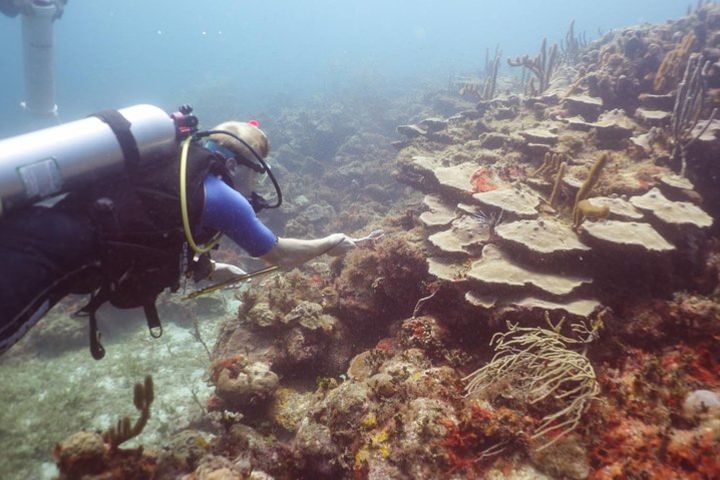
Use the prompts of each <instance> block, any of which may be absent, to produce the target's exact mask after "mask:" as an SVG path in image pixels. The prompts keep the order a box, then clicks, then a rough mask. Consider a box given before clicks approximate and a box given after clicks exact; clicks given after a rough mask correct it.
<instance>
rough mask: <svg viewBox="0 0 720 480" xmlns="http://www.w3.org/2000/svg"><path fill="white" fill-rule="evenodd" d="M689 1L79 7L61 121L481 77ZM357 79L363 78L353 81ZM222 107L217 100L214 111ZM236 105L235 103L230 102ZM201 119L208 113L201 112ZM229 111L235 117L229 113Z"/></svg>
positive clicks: (16, 51)
mask: <svg viewBox="0 0 720 480" xmlns="http://www.w3.org/2000/svg"><path fill="white" fill-rule="evenodd" d="M688 4H689V3H688V2H686V1H681V0H603V1H598V0H592V1H591V0H474V1H472V0H394V1H393V0H383V1H379V0H365V1H358V0H296V1H290V0H264V1H255V2H249V1H240V0H208V1H204V2H197V1H190V0H185V1H183V0H153V1H148V0H122V1H110V0H69V2H68V5H67V8H66V11H65V15H64V17H63V18H62V19H61V20H59V21H58V22H56V45H57V69H56V71H57V101H58V104H59V105H60V109H61V110H60V112H61V116H62V119H63V120H71V119H74V118H78V117H81V116H84V115H86V114H88V113H90V112H92V111H95V110H99V109H103V108H109V107H122V106H126V105H130V104H134V103H140V102H148V103H155V104H158V105H160V106H162V107H164V108H168V109H170V108H172V107H174V106H176V105H177V104H179V103H181V102H183V101H185V100H187V99H188V98H187V97H195V98H201V97H202V95H200V93H199V92H205V93H206V94H207V92H210V91H212V90H213V89H214V90H215V93H214V94H213V95H214V96H215V98H223V97H225V98H227V99H228V102H229V103H230V104H231V105H232V109H236V111H234V110H233V111H232V113H238V114H252V112H253V111H254V110H257V109H260V108H262V107H263V106H264V105H267V103H268V102H269V101H270V100H272V99H277V98H279V97H280V98H285V99H302V98H303V97H304V96H305V95H310V94H313V93H317V92H324V91H327V90H328V89H331V88H336V87H337V86H340V85H343V84H345V85H347V84H348V83H349V82H352V81H357V79H358V78H360V79H369V78H382V79H383V80H384V81H385V83H386V84H387V83H390V84H396V85H397V84H400V85H402V84H403V83H401V82H404V83H405V84H408V85H409V84H411V83H413V82H414V81H417V80H419V79H421V80H437V81H441V80H443V79H447V77H448V75H449V74H450V73H453V72H472V71H473V70H475V69H479V68H480V67H481V66H482V64H483V61H484V54H485V49H486V48H487V47H490V48H494V46H495V45H496V44H500V45H501V47H502V49H503V52H504V54H505V56H516V55H520V54H524V53H533V52H536V51H537V49H538V47H539V43H540V41H541V39H542V37H543V36H548V37H549V39H550V40H551V41H556V40H559V39H561V38H562V37H563V35H564V34H565V32H566V30H567V26H568V24H569V22H570V20H572V19H575V20H576V26H577V30H579V31H583V30H584V31H586V32H587V33H588V34H589V35H590V36H591V37H593V38H594V37H596V36H597V31H598V28H601V29H603V30H605V31H607V30H609V29H611V28H615V27H622V26H626V25H630V24H636V23H640V22H643V21H649V22H659V21H663V20H666V19H669V18H675V17H679V16H681V15H683V14H684V13H685V10H686V8H687V6H688ZM0 45H2V50H0V73H1V75H0V137H4V136H8V135H11V134H15V133H19V132H22V131H25V130H29V129H32V128H33V126H34V125H33V124H32V123H31V121H30V120H29V119H28V118H27V117H26V116H25V115H24V114H23V112H22V111H21V110H20V108H19V107H18V104H19V102H20V101H21V100H22V97H23V86H22V59H21V49H20V20H19V18H15V19H8V18H6V17H0ZM353 79H355V80H353ZM210 103H211V102H210ZM226 103H227V102H226ZM198 107H199V108H200V109H202V106H200V105H198ZM226 108H230V107H227V106H226Z"/></svg>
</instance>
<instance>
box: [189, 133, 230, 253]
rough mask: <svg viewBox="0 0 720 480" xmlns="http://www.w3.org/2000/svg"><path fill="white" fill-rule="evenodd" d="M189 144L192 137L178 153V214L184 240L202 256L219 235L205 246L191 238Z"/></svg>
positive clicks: (213, 244) (211, 246)
mask: <svg viewBox="0 0 720 480" xmlns="http://www.w3.org/2000/svg"><path fill="white" fill-rule="evenodd" d="M190 142H192V137H188V138H186V139H185V140H184V141H183V143H182V150H181V151H180V214H181V216H182V222H183V230H184V231H185V239H186V240H187V242H188V245H190V248H192V249H193V250H194V251H195V252H196V253H198V254H199V255H202V254H203V253H205V252H208V251H210V250H212V248H213V247H215V245H217V244H218V242H219V241H220V237H221V236H222V234H221V233H217V234H215V236H214V237H213V238H212V239H211V240H210V241H209V242H208V243H207V244H205V245H202V246H201V245H198V244H197V243H195V239H194V238H193V236H192V231H191V230H190V217H189V215H188V203H187V156H188V150H189V149H190Z"/></svg>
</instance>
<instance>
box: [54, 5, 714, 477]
mask: <svg viewBox="0 0 720 480" xmlns="http://www.w3.org/2000/svg"><path fill="white" fill-rule="evenodd" d="M501 55H502V54H501V52H500V49H499V48H498V49H496V53H495V56H491V55H489V54H488V55H487V60H486V66H485V70H484V72H483V75H481V76H480V77H472V76H465V77H459V78H457V79H453V80H451V82H450V85H449V87H448V89H447V90H443V91H435V92H432V93H429V94H427V95H425V96H424V97H423V98H422V99H418V98H415V99H414V100H404V102H405V103H402V102H399V101H398V102H389V103H388V104H383V105H379V104H376V105H374V106H373V102H370V101H367V102H365V103H364V105H363V106H362V107H357V108H354V107H351V106H348V105H350V102H352V101H353V100H352V99H349V98H348V99H346V101H347V102H348V105H344V106H343V105H342V104H337V105H336V106H334V107H332V108H328V107H327V104H323V105H318V107H317V108H316V109H314V110H311V111H304V112H294V113H286V114H285V116H283V117H279V118H278V119H275V120H274V122H275V124H271V125H269V126H268V130H269V131H272V130H273V129H275V130H276V131H284V132H285V133H284V134H283V135H284V136H285V137H287V138H291V139H292V141H288V142H287V143H283V142H284V141H283V140H281V141H280V146H279V152H278V155H279V156H280V157H283V158H285V159H286V160H285V161H284V163H281V166H279V167H278V169H279V170H282V171H283V175H285V178H286V179H287V180H286V181H287V183H288V195H287V196H288V199H289V200H288V208H289V209H290V212H291V213H287V214H286V215H287V217H285V218H280V217H278V218H276V219H275V221H277V222H283V223H282V226H283V227H284V228H285V230H284V231H285V233H286V234H287V235H288V236H304V235H316V234H321V233H324V232H326V231H337V230H347V231H349V232H351V231H353V230H355V231H357V232H358V233H362V232H365V233H366V232H368V231H370V230H373V229H376V228H383V229H384V231H385V236H384V237H383V238H381V239H379V240H377V241H376V242H375V244H374V245H373V246H372V247H371V248H369V249H358V250H356V251H353V252H351V253H350V254H348V256H347V257H345V258H343V259H339V260H335V261H333V262H332V263H326V262H327V260H326V259H321V260H319V261H316V262H313V263H311V264H309V265H306V266H305V267H303V268H302V269H298V270H295V271H292V272H286V273H284V274H282V275H277V276H273V277H269V278H264V279H259V280H255V281H253V283H252V285H251V286H250V288H248V289H246V290H243V291H242V293H240V294H238V296H239V297H240V298H239V299H240V300H241V301H242V303H241V306H240V307H239V311H237V312H232V315H231V317H232V318H230V319H228V321H226V322H225V324H224V326H223V328H222V331H221V333H220V336H219V338H218V340H217V342H216V344H215V345H214V346H213V345H212V344H211V345H210V348H209V350H210V351H211V357H212V358H211V361H210V362H209V363H208V374H207V378H208V382H209V383H210V385H211V386H212V387H213V389H214V393H213V394H212V396H211V397H210V398H209V399H208V400H207V401H206V400H204V399H202V400H199V406H198V408H197V410H198V411H197V414H196V418H195V419H194V420H193V422H192V423H189V425H186V426H185V427H184V428H181V429H179V430H177V431H173V432H172V436H171V437H169V438H168V439H167V441H166V443H165V445H164V446H162V447H158V448H150V447H147V448H144V449H143V448H135V449H130V448H124V447H123V445H122V443H123V442H124V441H125V440H126V439H128V438H130V437H134V436H138V434H139V436H138V437H137V439H136V440H137V441H139V442H142V438H143V437H142V434H141V433H140V431H141V430H142V429H143V427H144V428H145V430H146V431H147V430H148V429H153V428H157V427H156V426H154V424H153V421H154V418H150V420H149V421H148V417H149V416H150V406H151V405H150V404H151V403H152V401H153V383H152V381H151V380H150V379H148V380H147V381H146V382H145V384H144V385H139V387H136V391H135V406H136V408H137V410H138V411H139V412H140V420H138V421H136V422H135V423H134V424H132V422H131V421H130V420H129V419H124V420H121V421H120V422H119V423H118V424H117V425H116V426H115V427H113V428H111V429H110V430H108V431H107V432H106V433H105V434H102V435H101V434H94V433H90V432H83V433H79V434H76V435H74V436H72V437H70V438H69V439H67V440H65V441H63V442H60V443H59V444H58V446H57V448H56V456H57V465H58V467H59V469H60V478H66V479H70V478H103V479H120V478H183V479H186V480H195V479H197V480H201V479H208V480H209V479H236V478H237V479H240V478H252V479H271V478H274V479H297V478H307V479H310V478H312V479H339V478H348V479H366V478H367V479H430V478H437V479H440V478H442V479H465V478H517V479H519V478H540V479H566V478H571V479H586V478H589V479H598V480H600V479H603V480H604V479H660V478H663V479H665V478H666V479H693V480H701V479H711V478H720V240H719V239H718V233H719V232H720V230H719V229H718V222H717V221H716V219H717V218H718V217H719V216H720V180H719V179H720V161H718V158H720V140H719V139H718V138H719V137H718V134H719V133H720V122H719V121H718V120H716V119H715V110H716V108H717V106H718V105H720V7H718V6H715V5H712V4H711V5H702V4H701V5H699V6H698V7H697V8H696V9H694V10H693V11H692V12H690V13H689V14H688V16H686V17H684V18H681V19H679V20H677V21H671V22H667V23H664V24H661V25H642V26H637V27H632V28H627V29H625V30H617V31H613V32H610V33H608V34H606V35H604V36H602V37H601V38H598V39H594V40H592V41H589V40H588V39H586V38H585V36H584V35H578V34H576V33H575V26H574V24H571V25H570V29H569V31H568V33H567V35H566V36H565V38H564V40H563V42H562V43H561V45H549V43H548V41H547V40H542V42H541V47H540V51H539V53H537V54H530V55H526V56H524V57H520V58H517V59H508V60H507V62H501V61H500V59H501ZM506 63H507V64H509V65H506ZM501 64H502V66H503V67H504V69H501V68H500V65H501ZM510 66H511V67H512V68H511V67H510ZM413 102H414V103H413ZM376 103H377V102H376ZM380 103H382V102H380ZM373 108H375V109H377V110H372V109H373ZM363 109H364V110H363ZM360 112H363V113H360ZM380 112H383V113H380ZM383 114H384V115H386V116H385V117H384V119H385V120H386V121H388V122H393V121H394V122H396V123H395V125H397V123H403V125H400V126H399V127H397V134H398V136H397V138H395V139H394V140H396V141H395V142H394V144H393V145H392V147H394V150H393V149H392V147H391V146H390V141H391V140H392V139H390V138H388V135H389V134H388V132H387V131H386V130H385V131H381V130H380V129H378V128H377V123H379V122H377V121H376V120H375V118H377V115H383ZM369 119H372V120H369ZM278 136H280V135H278ZM318 139H324V140H323V141H322V142H321V144H322V148H320V146H319V145H320V143H317V142H320V140H318ZM314 142H315V143H314ZM309 152H314V153H309ZM389 169H392V170H393V175H392V176H391V175H389V171H388V170H389ZM398 182H399V183H398ZM423 195H424V199H423V198H422V197H423ZM328 229H334V230H328ZM224 255H226V258H221V259H220V260H229V261H233V260H235V257H234V254H229V253H225V254H224ZM157 390H158V391H160V390H161V387H159V386H157ZM156 403H157V402H156ZM153 408H155V406H153ZM108 414H109V415H111V418H112V415H114V414H113V412H108ZM146 421H147V423H146ZM58 440H61V439H58ZM83 475H87V476H85V477H83Z"/></svg>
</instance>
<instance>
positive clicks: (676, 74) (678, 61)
mask: <svg viewBox="0 0 720 480" xmlns="http://www.w3.org/2000/svg"><path fill="white" fill-rule="evenodd" d="M695 40H696V37H695V34H694V33H693V32H690V33H688V34H687V35H685V37H684V38H683V39H682V42H680V45H678V46H677V48H675V49H673V50H670V51H669V52H668V53H667V55H665V58H663V61H662V63H661V64H660V67H659V68H658V71H657V73H656V74H655V82H654V84H653V86H654V88H655V92H658V93H665V92H667V91H668V90H670V89H672V88H675V86H676V85H677V84H678V82H679V81H680V76H681V75H682V72H683V69H684V68H685V64H686V63H687V61H688V59H689V58H690V53H691V52H692V49H693V46H694V45H695Z"/></svg>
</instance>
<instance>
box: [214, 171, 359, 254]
mask: <svg viewBox="0 0 720 480" xmlns="http://www.w3.org/2000/svg"><path fill="white" fill-rule="evenodd" d="M204 187H205V204H204V207H203V214H202V222H201V223H202V225H203V226H204V227H209V228H212V229H214V230H218V231H220V232H222V233H224V234H225V235H227V236H228V237H230V238H231V239H232V240H233V241H234V242H235V243H237V244H238V245H239V246H240V247H242V248H243V250H245V251H246V252H248V253H249V254H250V255H251V256H253V257H257V258H260V259H262V260H264V261H265V262H267V263H270V264H272V265H278V266H280V267H283V268H290V267H295V266H298V265H300V264H302V263H305V262H307V261H308V260H310V259H313V258H315V257H318V256H320V255H323V254H328V255H333V256H337V255H342V254H344V253H346V252H348V251H350V250H352V249H353V248H355V246H356V244H355V241H354V240H353V239H351V238H350V237H348V236H347V235H344V234H342V233H335V234H332V235H328V236H327V237H325V238H318V239H315V240H300V239H295V238H278V237H277V236H275V234H273V233H272V232H271V231H270V230H269V229H268V228H267V227H266V226H265V225H263V224H262V222H260V220H258V218H257V216H256V215H255V212H254V211H253V210H252V207H251V206H250V203H249V202H248V201H247V199H246V198H245V197H244V196H242V194H240V193H238V192H237V191H235V190H234V189H233V188H232V187H230V186H228V185H227V184H226V183H225V182H223V181H222V180H220V179H218V178H215V177H214V176H212V175H211V176H209V177H208V178H206V179H205V183H204Z"/></svg>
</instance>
